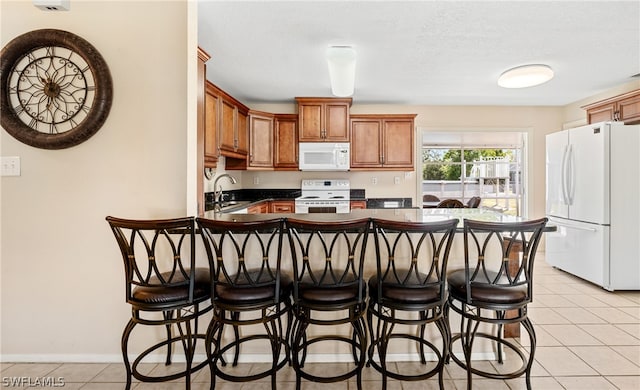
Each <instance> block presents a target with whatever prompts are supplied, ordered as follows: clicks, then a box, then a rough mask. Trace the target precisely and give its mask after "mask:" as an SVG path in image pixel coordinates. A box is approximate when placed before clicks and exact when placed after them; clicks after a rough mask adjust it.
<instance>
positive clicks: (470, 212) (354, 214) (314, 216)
mask: <svg viewBox="0 0 640 390" xmlns="http://www.w3.org/2000/svg"><path fill="white" fill-rule="evenodd" d="M204 218H208V219H216V220H225V221H239V222H243V221H257V220H265V219H273V218H295V219H301V220H307V221H318V222H322V221H349V220H356V219H360V218H379V219H387V220H394V221H411V222H431V221H441V220H444V219H451V218H458V219H459V220H460V223H459V225H458V226H459V228H461V227H462V224H463V220H464V219H472V220H479V221H489V222H520V221H525V220H527V219H528V218H524V217H516V216H513V215H507V214H502V213H498V212H496V211H493V210H489V209H483V208H476V209H473V208H463V209H437V208H436V209H415V208H399V209H359V210H352V211H351V212H350V213H348V214H336V213H311V214H231V213H219V212H214V211H207V212H206V213H205V214H204ZM545 230H547V231H549V230H551V229H545Z"/></svg>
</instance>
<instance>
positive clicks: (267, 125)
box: [248, 110, 274, 168]
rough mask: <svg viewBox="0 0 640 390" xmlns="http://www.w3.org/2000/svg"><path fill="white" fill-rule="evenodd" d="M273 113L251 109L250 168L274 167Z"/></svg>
mask: <svg viewBox="0 0 640 390" xmlns="http://www.w3.org/2000/svg"><path fill="white" fill-rule="evenodd" d="M273 138H274V137H273V114H269V113H266V112H261V111H253V110H252V111H249V148H250V151H249V162H248V167H249V168H273Z"/></svg>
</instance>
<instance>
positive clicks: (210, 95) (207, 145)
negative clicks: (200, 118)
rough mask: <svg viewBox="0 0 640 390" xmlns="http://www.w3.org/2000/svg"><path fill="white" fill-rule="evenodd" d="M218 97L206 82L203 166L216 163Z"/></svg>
mask: <svg viewBox="0 0 640 390" xmlns="http://www.w3.org/2000/svg"><path fill="white" fill-rule="evenodd" d="M218 107H219V98H218V95H217V94H216V91H215V89H214V88H213V85H212V84H210V83H207V85H206V94H205V115H204V120H205V131H204V166H205V167H206V168H215V167H216V164H217V163H218Z"/></svg>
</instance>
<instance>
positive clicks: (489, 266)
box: [447, 218, 547, 390]
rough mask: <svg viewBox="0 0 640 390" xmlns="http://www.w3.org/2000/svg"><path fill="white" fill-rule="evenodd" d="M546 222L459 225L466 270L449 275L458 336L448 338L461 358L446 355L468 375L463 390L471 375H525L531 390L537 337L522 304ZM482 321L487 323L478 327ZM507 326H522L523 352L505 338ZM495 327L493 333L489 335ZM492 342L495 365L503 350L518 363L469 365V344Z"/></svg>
mask: <svg viewBox="0 0 640 390" xmlns="http://www.w3.org/2000/svg"><path fill="white" fill-rule="evenodd" d="M546 223H547V219H546V218H542V219H536V220H531V221H526V222H517V223H495V222H482V221H470V220H465V221H464V246H465V259H464V261H465V268H463V269H459V270H456V271H453V272H451V273H449V275H448V276H447V282H448V286H449V305H448V307H450V308H452V309H453V310H454V311H455V312H456V313H458V314H460V316H461V323H460V333H457V334H454V335H453V336H452V340H451V345H452V348H451V350H452V351H453V345H455V343H458V342H459V343H460V344H461V345H462V351H463V353H464V360H463V359H461V358H459V357H458V356H456V355H455V354H454V353H453V352H451V354H450V356H451V359H453V360H454V361H455V362H456V363H457V364H458V365H459V366H461V367H462V368H464V369H465V370H466V371H467V389H469V390H470V389H471V388H472V386H471V379H472V374H476V375H480V376H483V377H487V378H493V379H512V378H517V377H519V376H521V375H523V374H524V375H525V376H526V385H527V389H529V390H530V389H531V365H532V364H533V360H534V356H535V352H536V334H535V331H534V329H533V324H532V323H531V320H530V319H529V317H528V316H527V305H528V304H529V303H530V302H531V300H532V297H533V280H532V278H533V264H534V260H535V256H536V251H537V249H538V244H539V243H540V238H541V237H542V231H543V229H544V227H545V225H546ZM514 251H517V252H519V254H518V255H517V256H519V259H520V260H519V264H518V265H517V267H515V269H511V270H510V269H509V268H510V267H509V265H510V258H512V257H513V253H512V252H514ZM481 323H484V324H488V325H490V326H487V327H486V328H483V329H480V330H479V329H478V328H479V325H480V324H481ZM507 324H522V325H523V327H524V329H525V330H526V331H527V333H528V335H529V339H530V342H531V346H530V350H529V353H528V356H527V354H525V352H523V351H522V350H521V348H520V347H519V346H518V345H517V344H515V343H513V342H511V341H510V340H508V339H506V338H504V336H503V335H502V328H503V326H504V325H507ZM491 329H495V333H492V332H491ZM477 338H481V339H488V340H493V341H495V343H496V354H497V360H498V362H499V363H502V362H503V357H502V350H503V348H507V350H510V351H511V352H513V354H514V355H515V356H518V357H519V359H520V360H521V361H522V365H521V366H520V367H519V368H518V369H516V370H514V371H512V372H507V373H493V372H487V371H482V370H480V369H478V368H474V367H473V366H472V361H471V358H472V356H471V355H472V353H473V346H474V341H476V339H477Z"/></svg>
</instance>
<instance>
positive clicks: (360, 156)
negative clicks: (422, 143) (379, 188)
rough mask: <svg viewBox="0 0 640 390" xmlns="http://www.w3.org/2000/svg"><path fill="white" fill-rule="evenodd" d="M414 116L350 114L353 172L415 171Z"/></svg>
mask: <svg viewBox="0 0 640 390" xmlns="http://www.w3.org/2000/svg"><path fill="white" fill-rule="evenodd" d="M415 117H416V115H415V114H398V115H395V114H394V115H351V119H350V125H351V169H352V170H357V169H371V168H375V169H387V170H392V169H394V170H413V167H414V162H413V161H414V133H415V130H414V120H415Z"/></svg>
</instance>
